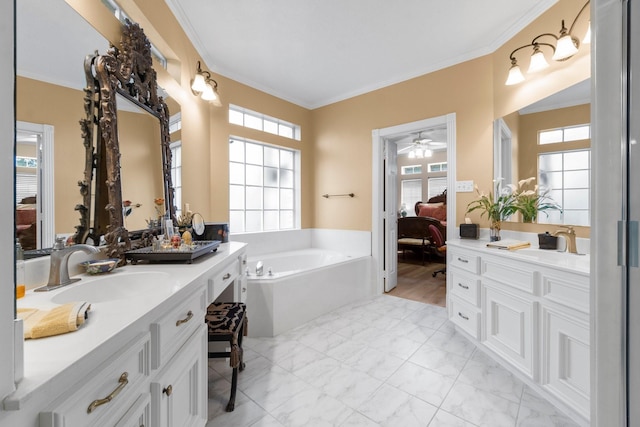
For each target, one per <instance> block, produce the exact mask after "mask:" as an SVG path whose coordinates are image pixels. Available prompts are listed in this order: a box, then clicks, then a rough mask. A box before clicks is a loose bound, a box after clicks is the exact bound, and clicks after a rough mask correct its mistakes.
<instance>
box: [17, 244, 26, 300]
mask: <svg viewBox="0 0 640 427" xmlns="http://www.w3.org/2000/svg"><path fill="white" fill-rule="evenodd" d="M24 292H25V285H24V251H23V250H22V245H21V244H20V241H18V239H16V298H22V297H23V296H24Z"/></svg>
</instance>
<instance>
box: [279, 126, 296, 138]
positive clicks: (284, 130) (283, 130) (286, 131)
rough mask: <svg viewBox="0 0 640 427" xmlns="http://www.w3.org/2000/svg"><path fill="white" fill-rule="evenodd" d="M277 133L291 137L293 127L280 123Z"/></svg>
mask: <svg viewBox="0 0 640 427" xmlns="http://www.w3.org/2000/svg"><path fill="white" fill-rule="evenodd" d="M278 135H280V136H284V137H285V138H293V128H292V127H291V126H287V125H283V124H280V125H278Z"/></svg>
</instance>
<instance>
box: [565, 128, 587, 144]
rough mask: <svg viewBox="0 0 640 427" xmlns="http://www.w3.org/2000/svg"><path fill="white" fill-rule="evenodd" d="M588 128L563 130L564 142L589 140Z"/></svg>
mask: <svg viewBox="0 0 640 427" xmlns="http://www.w3.org/2000/svg"><path fill="white" fill-rule="evenodd" d="M589 138H590V137H589V126H577V127H572V128H567V129H565V130H564V140H565V142H566V141H579V140H581V139H589Z"/></svg>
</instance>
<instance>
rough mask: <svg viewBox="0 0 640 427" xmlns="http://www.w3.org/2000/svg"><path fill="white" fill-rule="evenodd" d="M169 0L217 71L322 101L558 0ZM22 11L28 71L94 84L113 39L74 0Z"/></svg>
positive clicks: (409, 69) (459, 53)
mask: <svg viewBox="0 0 640 427" xmlns="http://www.w3.org/2000/svg"><path fill="white" fill-rule="evenodd" d="M165 1H166V2H167V4H168V5H169V7H170V8H171V10H172V11H173V12H174V14H175V15H176V16H177V18H178V20H179V22H180V23H181V25H182V26H183V27H184V29H185V31H186V33H187V35H188V36H189V37H190V39H191V41H192V42H193V44H194V45H195V46H196V48H197V49H198V51H199V53H200V55H201V56H202V57H203V59H204V62H205V63H206V67H207V68H208V69H209V70H211V71H213V72H215V73H218V74H221V75H224V76H226V77H229V78H231V79H234V80H236V81H239V82H242V83H245V84H247V85H250V86H252V87H255V88H257V89H260V90H263V91H265V92H267V93H270V94H272V95H274V96H278V97H280V98H283V99H285V100H288V101H291V102H293V103H295V104H297V105H300V106H303V107H306V108H317V107H320V106H323V105H327V104H330V103H332V102H336V101H339V100H343V99H346V98H349V97H352V96H355V95H358V94H362V93H365V92H368V91H371V90H374V89H378V88H381V87H384V86H388V85H390V84H393V83H397V82H400V81H403V80H407V79H409V78H412V77H416V76H419V75H423V74H426V73H428V72H432V71H435V70H437V69H441V68H444V67H447V66H450V65H453V64H456V63H459V62H462V61H466V60H469V59H472V58H475V57H479V56H482V55H485V54H488V53H490V52H493V51H494V50H495V49H496V48H498V47H499V46H501V45H502V44H504V43H505V42H506V41H507V40H508V39H510V38H511V37H512V36H513V35H514V34H516V33H517V32H518V31H519V30H521V29H522V28H523V27H524V26H526V25H527V24H528V23H530V22H531V21H532V20H533V19H535V18H536V17H537V16H539V15H540V14H541V13H542V12H543V11H544V10H546V9H548V8H549V7H550V6H551V5H552V4H554V3H555V2H556V1H557V0H518V1H513V0H485V1H482V2H480V1H477V0H449V1H433V0H432V1H427V0H396V1H393V2H392V1H388V0H322V1H318V0H270V1H268V2H266V1H260V0H242V1H237V0H218V1H215V2H214V1H205V0H165ZM16 14H17V25H16V27H17V35H16V43H17V71H18V74H19V75H22V76H27V77H32V78H36V79H39V80H43V81H48V82H51V83H56V84H60V85H64V86H68V87H74V88H77V89H80V88H82V87H84V85H85V82H84V74H83V68H82V63H83V60H84V57H85V56H86V55H88V54H91V53H92V52H94V51H95V50H99V51H100V53H104V52H105V51H106V49H107V47H108V43H107V42H106V40H105V39H104V38H103V37H102V36H100V35H99V34H98V33H97V32H96V31H95V30H94V29H93V28H92V27H91V26H90V25H89V24H87V22H86V21H85V20H84V19H82V18H81V17H80V16H79V15H78V14H77V13H76V12H75V11H74V10H73V9H71V7H69V5H68V4H66V2H64V0H20V1H18V2H16ZM480 17H481V18H480ZM220 90H221V93H222V95H223V96H224V90H225V89H224V87H221V88H220Z"/></svg>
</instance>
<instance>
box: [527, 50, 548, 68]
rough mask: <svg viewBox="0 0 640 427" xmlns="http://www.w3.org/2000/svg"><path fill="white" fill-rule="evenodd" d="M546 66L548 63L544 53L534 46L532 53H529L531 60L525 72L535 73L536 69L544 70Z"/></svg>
mask: <svg viewBox="0 0 640 427" xmlns="http://www.w3.org/2000/svg"><path fill="white" fill-rule="evenodd" d="M548 66H549V63H548V62H547V60H546V59H545V57H544V54H543V53H542V52H541V51H539V50H538V49H537V48H536V49H535V50H534V52H533V55H531V62H530V63H529V69H528V70H527V73H535V72H537V71H540V70H544V69H545V68H547V67H548Z"/></svg>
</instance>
